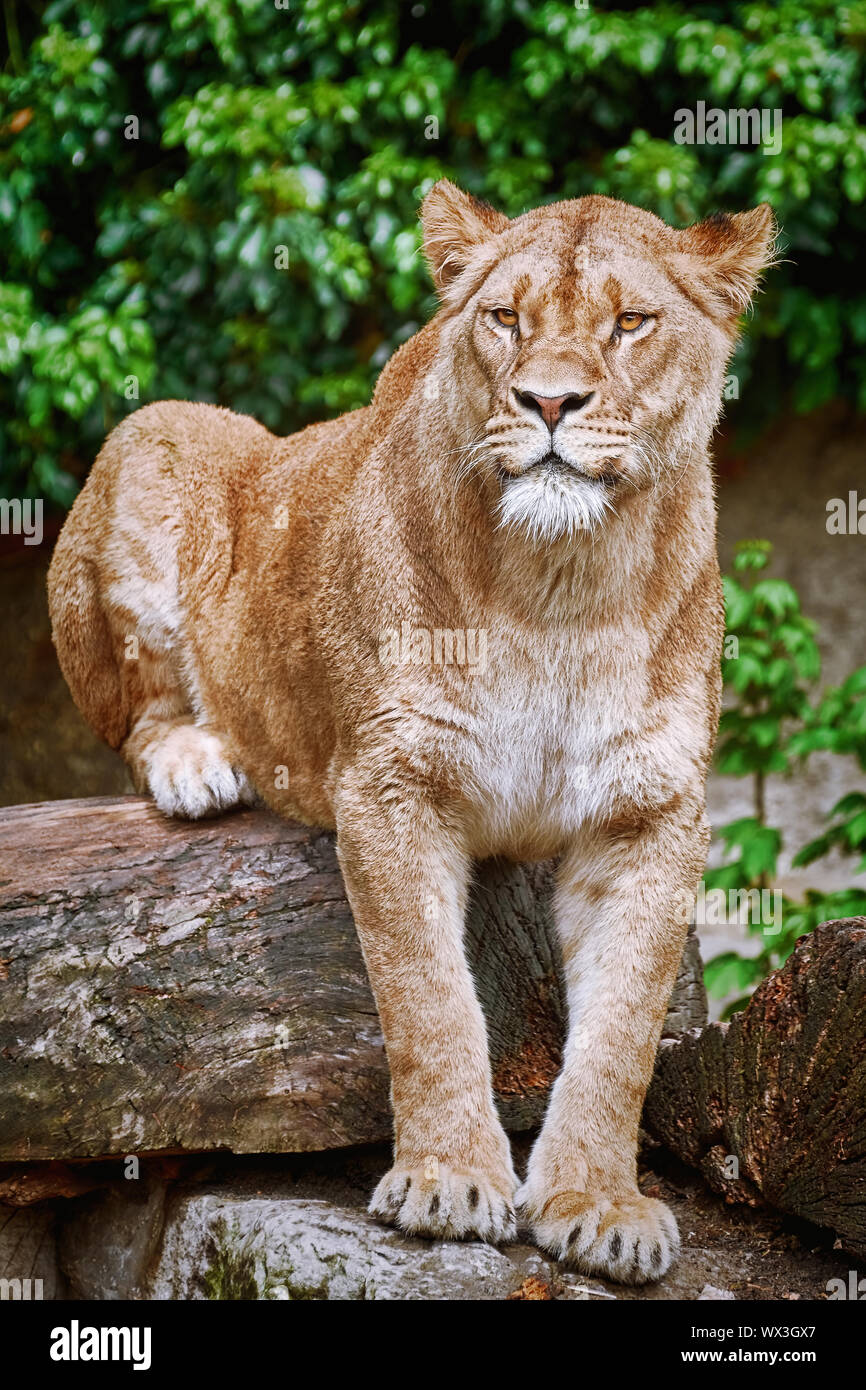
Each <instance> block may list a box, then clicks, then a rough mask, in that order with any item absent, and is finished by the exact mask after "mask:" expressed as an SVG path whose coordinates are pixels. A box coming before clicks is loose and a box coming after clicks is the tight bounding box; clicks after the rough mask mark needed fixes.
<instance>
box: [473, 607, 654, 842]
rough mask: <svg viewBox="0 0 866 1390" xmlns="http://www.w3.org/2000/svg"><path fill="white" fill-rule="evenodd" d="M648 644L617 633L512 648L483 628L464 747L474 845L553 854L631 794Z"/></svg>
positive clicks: (642, 724) (643, 715)
mask: <svg viewBox="0 0 866 1390" xmlns="http://www.w3.org/2000/svg"><path fill="white" fill-rule="evenodd" d="M645 648H646V641H645V638H644V637H643V635H642V634H641V633H639V632H637V633H635V632H629V633H626V632H624V631H621V630H620V631H617V632H615V633H614V632H608V633H607V634H593V635H591V636H590V635H584V636H583V637H581V635H580V634H573V635H570V636H567V637H566V636H560V637H559V638H557V639H556V640H550V639H549V640H546V641H545V640H542V639H540V638H537V637H535V638H531V639H530V640H528V641H526V642H525V643H520V644H517V643H515V641H514V639H513V637H511V636H510V634H509V635H506V634H503V635H502V637H501V639H500V640H497V636H496V634H491V640H490V642H489V647H488V658H487V664H486V668H485V670H484V671H483V672H477V673H476V674H475V675H474V676H472V677H471V678H470V679H471V680H472V681H473V682H476V683H477V684H476V685H475V687H474V688H473V690H472V692H471V702H470V710H471V717H470V719H469V727H468V730H467V736H466V737H465V738H464V740H463V747H462V749H461V750H460V759H461V762H460V769H459V775H460V779H461V783H462V790H463V793H464V795H465V796H466V798H467V800H468V801H469V803H470V805H471V807H472V824H473V826H474V827H475V828H476V832H477V837H478V840H479V841H480V842H481V843H480V845H479V846H478V847H477V849H478V852H489V853H513V854H515V855H516V856H518V857H536V856H539V857H541V856H545V855H547V854H549V853H554V852H555V851H556V850H557V849H558V848H559V847H560V846H561V845H562V844H563V843H564V842H565V841H567V840H568V839H569V838H570V837H571V836H573V835H574V834H575V833H576V832H577V830H578V829H579V828H580V826H581V825H582V824H583V823H585V822H586V821H587V820H588V819H590V818H593V817H595V816H597V815H599V814H604V813H605V812H608V811H612V810H614V809H615V808H616V806H617V804H618V803H620V802H621V801H622V799H623V797H625V796H628V795H629V794H630V792H632V791H633V790H634V783H635V771H636V763H637V762H639V761H642V760H643V753H642V741H645V738H644V734H645V729H646V725H647V716H648V706H649V703H650V696H649V692H648V689H647V680H646V650H645ZM639 780H640V781H641V782H643V783H646V781H647V774H646V771H642V772H641V773H640V776H639Z"/></svg>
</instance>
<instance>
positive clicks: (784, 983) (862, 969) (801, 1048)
mask: <svg viewBox="0 0 866 1390" xmlns="http://www.w3.org/2000/svg"><path fill="white" fill-rule="evenodd" d="M644 1124H645V1125H646V1127H647V1129H648V1130H649V1131H650V1133H652V1134H653V1135H654V1136H655V1137H656V1138H657V1139H660V1140H661V1141H662V1142H663V1143H664V1144H666V1145H667V1146H668V1148H670V1149H672V1150H673V1151H674V1153H676V1154H677V1155H678V1156H679V1157H680V1158H682V1159H684V1160H685V1162H686V1163H689V1164H691V1165H693V1166H694V1167H696V1168H699V1169H700V1170H701V1172H702V1173H703V1174H704V1176H705V1178H706V1179H707V1181H708V1182H709V1184H710V1186H711V1187H713V1188H714V1189H715V1190H716V1191H717V1192H720V1193H722V1194H723V1195H724V1196H725V1197H726V1198H727V1199H728V1200H729V1201H734V1202H743V1201H745V1202H755V1201H758V1200H761V1199H763V1200H764V1201H766V1202H768V1203H770V1204H771V1205H772V1206H774V1207H776V1208H778V1209H779V1210H781V1211H786V1212H792V1213H794V1214H795V1215H796V1216H799V1217H802V1218H804V1219H806V1220H808V1221H812V1222H815V1224H816V1225H819V1226H826V1227H830V1228H831V1229H832V1230H834V1231H836V1232H837V1233H838V1235H839V1236H840V1237H841V1238H842V1241H843V1243H844V1245H845V1247H846V1249H848V1250H850V1251H851V1252H852V1253H854V1254H856V1255H862V1256H866V918H863V917H857V918H852V919H850V920H848V921H841V922H825V923H824V924H823V925H822V926H819V927H818V928H817V930H816V931H814V932H813V933H811V935H809V936H806V937H803V939H802V940H801V941H800V942H799V944H798V946H797V949H796V951H795V952H794V954H793V955H792V956H791V957H790V959H789V960H788V961H787V963H786V964H785V966H784V967H783V969H781V970H778V971H776V972H775V974H773V975H771V976H770V978H769V979H767V980H765V981H764V983H763V984H762V985H761V986H760V987H759V988H758V989H757V990H756V991H755V994H754V995H753V997H752V999H751V1001H750V1003H749V1005H748V1007H747V1008H746V1009H745V1010H744V1011H743V1013H741V1014H737V1015H735V1017H734V1018H733V1019H732V1021H731V1022H730V1023H729V1024H728V1025H723V1024H713V1025H711V1026H710V1027H709V1028H706V1029H704V1030H703V1031H702V1032H699V1033H695V1034H693V1035H689V1036H686V1037H684V1038H682V1039H681V1040H680V1041H679V1042H676V1043H669V1044H667V1045H665V1046H663V1047H662V1049H661V1051H660V1054H659V1059H658V1064H657V1067H656V1074H655V1078H654V1080H653V1084H652V1086H651V1088H650V1093H649V1096H648V1098H647V1105H646V1109H645V1111H644ZM732 1159H735V1160H736V1163H733V1162H732V1161H731V1160H732Z"/></svg>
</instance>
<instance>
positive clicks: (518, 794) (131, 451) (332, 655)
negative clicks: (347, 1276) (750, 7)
mask: <svg viewBox="0 0 866 1390" xmlns="http://www.w3.org/2000/svg"><path fill="white" fill-rule="evenodd" d="M421 217H422V223H423V230H424V246H425V251H426V255H427V257H428V260H429V263H430V266H431V269H432V273H433V278H434V281H435V284H436V287H437V290H438V292H439V296H440V299H441V308H440V309H439V312H438V313H437V314H436V316H435V317H434V318H433V320H432V321H431V322H430V323H429V324H427V326H426V327H425V328H423V329H421V331H420V332H418V333H416V334H415V336H414V337H413V338H411V339H410V340H409V341H408V342H407V343H406V344H405V345H404V346H403V347H402V348H401V349H400V350H399V352H397V353H396V354H395V355H394V357H393V358H392V359H391V361H390V362H389V363H388V365H387V366H386V367H385V369H384V371H383V372H382V375H381V377H380V379H379V382H378V385H377V387H376V391H375V394H374V397H373V401H372V404H371V405H369V406H367V407H365V408H364V409H363V410H357V411H353V412H352V413H351V414H348V415H344V416H343V417H342V418H340V419H338V420H333V421H329V422H327V423H324V424H318V425H313V426H311V427H310V428H309V429H305V430H303V431H302V432H301V433H300V434H296V435H293V436H292V437H291V438H289V439H278V438H275V437H274V436H273V435H272V434H270V433H269V432H268V431H267V430H266V429H264V428H262V426H260V425H258V424H257V423H256V422H255V421H253V420H251V419H249V418H247V417H245V416H239V415H235V414H232V413H231V412H229V411H227V410H223V409H219V408H217V407H215V406H210V405H196V404H188V403H184V402H177V401H163V402H160V403H158V404H155V405H149V406H146V407H144V408H143V409H141V410H138V411H136V412H135V414H133V415H131V416H130V417H129V418H128V419H126V420H125V421H124V422H123V423H122V424H121V425H119V426H118V427H117V428H116V429H115V430H114V431H113V432H112V434H111V435H110V436H109V438H108V440H107V441H106V443H105V446H104V448H103V449H102V451H101V453H100V455H99V458H98V459H97V462H96V465H95V467H94V469H93V471H92V473H91V475H90V478H89V480H88V482H87V484H86V486H85V487H84V489H83V491H82V493H81V495H80V497H79V498H78V500H77V502H76V503H75V506H74V507H73V509H72V513H71V515H70V517H69V520H68V521H67V523H66V526H65V527H64V530H63V533H62V535H61V537H60V540H59V542H58V545H57V549H56V552H55V555H54V559H53V563H52V566H51V572H50V576H49V589H50V601H51V615H52V620H53V626H54V640H55V642H56V645H57V651H58V655H59V657H60V662H61V665H62V667H63V671H64V674H65V676H66V679H67V680H68V682H69V685H70V687H71V689H72V692H73V694H74V696H75V699H76V701H77V703H78V705H79V707H80V709H81V710H82V712H83V713H84V715H85V716H86V718H87V719H88V720H89V722H90V724H91V725H92V727H93V728H94V729H95V730H96V731H97V732H98V733H99V734H100V735H101V736H102V737H103V738H104V739H105V740H106V741H107V742H108V743H110V744H111V745H112V746H113V747H115V748H118V749H120V751H121V752H122V754H123V756H124V757H125V758H126V760H127V762H128V763H129V766H130V768H131V771H132V775H133V778H134V780H135V782H136V784H137V786H138V787H139V788H141V789H142V790H147V791H149V792H150V793H151V795H152V796H153V797H154V798H155V800H156V803H157V805H158V806H159V807H161V809H162V810H163V811H164V812H166V813H167V814H168V815H173V816H187V817H197V816H205V815H209V814H212V813H214V812H218V811H223V810H226V809H227V808H229V807H231V806H233V805H236V804H237V803H240V802H250V801H252V800H254V798H255V796H256V794H258V795H260V796H261V797H262V798H263V799H264V800H265V801H266V802H267V803H268V805H270V806H272V807H274V808H275V809H276V810H278V811H281V812H282V813H283V814H285V815H286V816H292V817H295V818H298V819H300V820H303V821H306V822H308V823H310V824H313V825H317V826H326V827H336V830H337V836H338V852H339V858H340V864H341V867H342V871H343V875H344V878H345V883H346V891H347V893H348V896H349V900H350V902H351V906H352V911H353V913H354V917H355V922H356V924H357V929H358V932H359V935H360V939H361V943H362V945H363V950H364V956H365V959H366V962H367V966H368V969H369V974H370V979H371V981H372V985H373V989H374V991H375V995H376V1000H377V1003H378V1007H379V1014H380V1017H381V1021H382V1028H383V1031H384V1035H385V1040H386V1045H387V1053H388V1061H389V1064H390V1070H391V1078H392V1096H393V1106H394V1121H395V1153H394V1164H393V1167H392V1168H391V1170H390V1171H389V1172H388V1173H387V1174H386V1175H385V1177H383V1178H382V1180H381V1182H380V1183H379V1185H378V1187H377V1188H376V1191H375V1193H374V1194H373V1198H372V1201H371V1206H370V1210H371V1211H372V1212H373V1213H374V1214H375V1215H376V1216H377V1217H379V1218H381V1219H382V1220H383V1221H386V1222H391V1223H394V1224H396V1225H398V1226H400V1227H401V1228H402V1229H403V1230H405V1231H409V1232H415V1233H423V1234H427V1235H431V1236H453V1237H462V1236H472V1237H480V1238H481V1239H483V1240H488V1241H503V1240H507V1239H508V1238H509V1237H511V1236H513V1234H514V1232H515V1206H514V1203H515V1200H516V1203H517V1204H518V1205H519V1206H520V1208H522V1211H523V1213H524V1214H525V1217H526V1219H527V1221H528V1222H529V1223H530V1224H531V1227H532V1231H533V1233H534V1237H535V1240H536V1241H537V1242H538V1244H539V1245H540V1246H541V1247H543V1248H544V1249H545V1250H547V1251H550V1252H551V1253H552V1254H553V1255H554V1256H556V1257H557V1258H559V1259H562V1260H566V1261H568V1262H570V1263H571V1264H573V1265H575V1266H577V1267H578V1268H580V1269H582V1270H584V1271H586V1272H588V1273H595V1274H603V1275H607V1276H609V1277H611V1278H613V1279H617V1280H622V1281H626V1282H634V1283H639V1282H642V1281H645V1280H650V1279H656V1278H658V1277H659V1276H660V1275H662V1274H664V1272H665V1271H666V1270H667V1269H668V1267H669V1265H670V1263H671V1260H672V1259H673V1258H674V1256H675V1254H676V1250H677V1245H678V1235H677V1229H676V1223H675V1221H674V1219H673V1216H672V1215H671V1213H670V1211H669V1210H668V1209H667V1207H666V1206H665V1205H664V1204H663V1203H662V1202H659V1201H655V1200H653V1199H651V1198H649V1197H644V1196H642V1195H641V1193H640V1192H639V1190H638V1187H637V1180H636V1149H637V1135H638V1121H639V1118H640V1114H641V1106H642V1102H643V1099H644V1093H645V1090H646V1087H647V1084H648V1081H649V1078H650V1074H651V1070H652V1066H653V1059H654V1056H655V1051H656V1045H657V1042H658V1038H659V1034H660V1030H661V1025H662V1022H663V1019H664V1015H665V1009H666V1005H667V1001H668V997H669V995H670V992H671V987H672V984H673V980H674V977H675V973H676V969H677V963H678V961H679V959H680V955H681V951H682V947H683V942H684V938H685V932H686V927H685V916H686V914H685V913H684V912H683V911H682V910H681V904H682V902H683V897H684V894H686V895H687V894H690V893H693V892H694V890H695V888H696V885H697V883H698V880H699V877H700V874H701V871H702V867H703V864H704V857H705V852H706V848H707V839H708V830H707V823H706V817H705V808H704V782H705V776H706V770H707V763H708V760H709V758H710V751H711V747H712V744H713V738H714V734H715V730H716V723H717V717H718V709H719V695H720V691H719V684H720V676H719V655H720V646H721V639H722V630H723V609H722V596H721V589H720V582H719V571H718V565H717V560H716V550H715V508H714V501H713V483H712V479H711V473H710V463H709V458H708V445H709V441H710V435H711V432H712V429H713V426H714V423H715V421H716V418H717V414H718V409H719V400H720V395H721V390H722V384H723V374H724V371H725V364H726V362H727V360H728V357H729V355H730V353H731V350H732V347H733V345H734V341H735V339H736V336H737V321H738V315H739V314H740V313H741V311H742V310H743V309H744V308H745V307H746V305H747V304H748V301H749V297H750V295H751V293H752V291H753V290H754V288H755V284H756V280H757V277H758V275H759V273H760V271H761V270H762V268H763V267H764V266H765V265H767V264H768V263H769V258H770V255H771V244H772V240H773V218H772V214H771V212H770V209H769V208H768V207H766V206H761V207H758V208H755V209H754V210H752V211H750V212H743V213H739V214H738V215H734V216H727V215H718V216H714V217H712V218H710V219H709V220H708V221H706V222H702V223H700V224H699V225H696V226H693V227H689V228H687V229H686V230H680V231H677V230H673V229H671V228H670V227H667V226H666V225H665V224H664V223H663V222H661V221H660V220H659V219H658V218H657V217H655V216H653V215H652V214H651V213H649V212H645V211H642V210H641V209H639V208H635V207H630V206H628V205H627V204H624V203H620V202H616V201H614V200H613V199H610V198H604V197H586V198H579V199H577V200H575V201H572V202H563V203H557V204H554V205H552V206H549V207H543V208H539V209H537V210H535V211H532V212H527V213H525V214H524V215H523V216H521V217H517V218H515V219H513V220H509V219H508V218H507V217H505V216H503V215H502V214H501V213H499V212H497V211H495V210H494V209H493V208H491V207H488V206H487V205H486V204H484V203H481V202H478V201H477V200H476V199H474V198H472V197H470V196H468V195H467V194H465V193H462V192H461V191H459V190H458V189H457V188H455V187H454V185H453V184H451V183H449V182H447V181H446V180H442V181H440V182H439V183H437V184H436V185H435V187H434V188H433V189H432V190H431V192H430V193H429V194H428V195H427V197H426V198H425V200H424V203H423V207H422V212H421ZM395 633H396V634H399V635H400V641H399V642H398V643H396V644H395V643H394V640H393V637H394V634H395ZM437 634H438V639H439V640H438V645H437V641H436V638H437ZM443 634H450V635H451V638H452V640H451V641H450V642H449V643H448V646H447V650H446V645H445V642H444V641H443V640H442V639H443ZM454 634H462V635H463V636H462V638H461V642H458V641H457V640H456V638H454ZM466 634H475V635H476V638H479V637H480V636H481V635H483V637H484V644H483V645H484V655H485V659H484V660H474V661H472V662H471V663H470V662H468V661H462V660H460V659H457V657H459V656H460V654H461V652H462V651H464V650H465V640H463V639H464V638H465V635H466ZM133 639H134V640H133ZM461 643H462V645H461ZM475 645H476V647H477V648H478V650H479V651H480V649H481V647H480V643H479V642H478V641H476V644H475ZM455 653H456V654H457V657H455ZM488 855H508V856H511V857H513V858H514V859H518V860H536V859H544V858H548V857H553V856H556V857H558V859H559V869H558V890H557V896H556V904H555V910H556V919H557V926H558V931H559V935H560V938H561V944H562V956H563V961H564V969H565V975H566V981H567V988H568V998H569V1012H570V1019H571V1023H570V1032H569V1036H568V1042H567V1046H566V1049H565V1059H564V1064H563V1068H562V1073H561V1075H560V1076H559V1079H558V1080H557V1082H556V1085H555V1086H554V1089H553V1094H552V1096H551V1100H550V1106H549V1110H548V1114H547V1119H546V1121H545V1124H544V1127H543V1129H542V1131H541V1134H540V1137H539V1138H538V1140H537V1142H536V1144H535V1147H534V1149H533V1152H532V1157H531V1161H530V1164H529V1171H528V1173H527V1176H526V1179H525V1181H524V1182H523V1184H522V1186H520V1188H519V1190H517V1191H516V1192H515V1189H516V1188H517V1181H516V1178H515V1174H514V1170H513V1167H512V1162H511V1156H510V1152H509V1145H508V1141H507V1139H506V1136H505V1134H504V1133H503V1130H502V1127H501V1125H500V1123H499V1120H498V1118H497V1115H496V1111H495V1109H494V1103H493V1098H492V1094H491V1078H490V1066H489V1061H488V1053H487V1044H486V1038H485V1029H484V1023H483V1019H482V1015H481V1011H480V1009H479V1006H478V1002H477V1000H476V995H475V990H474V988H473V983H472V979H471V977H470V973H469V970H468V968H467V964H466V960H465V957H464V951H463V945H462V933H463V914H464V905H465V902H466V893H467V880H468V878H469V875H470V872H471V864H472V861H473V859H475V858H482V857H486V856H488ZM674 904H677V905H678V906H677V907H675V906H674Z"/></svg>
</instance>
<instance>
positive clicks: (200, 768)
mask: <svg viewBox="0 0 866 1390" xmlns="http://www.w3.org/2000/svg"><path fill="white" fill-rule="evenodd" d="M146 770H147V782H148V786H149V788H150V793H151V795H152V797H153V799H154V801H155V802H156V804H157V806H158V807H159V809H160V810H161V811H162V812H163V813H164V814H165V815H167V816H178V817H182V818H184V819H186V820H199V819H200V818H201V817H202V816H213V815H219V814H220V813H221V812H222V811H229V810H231V808H232V807H233V806H251V805H253V804H254V802H255V799H256V796H255V792H254V790H253V788H252V787H251V786H250V783H249V782H248V781H247V778H246V776H245V774H244V773H243V772H241V770H240V769H239V768H236V767H233V766H232V764H231V762H230V761H229V759H228V758H227V756H226V751H225V748H224V746H223V742H222V739H221V738H220V737H219V735H217V734H212V733H210V732H209V731H208V730H206V729H200V728H198V727H196V725H194V724H190V725H182V726H181V727H179V728H175V729H172V730H171V732H170V733H169V734H167V735H166V736H165V738H162V739H160V740H159V742H157V743H156V744H154V745H153V746H152V747H151V748H150V749H149V750H148V754H147V757H146Z"/></svg>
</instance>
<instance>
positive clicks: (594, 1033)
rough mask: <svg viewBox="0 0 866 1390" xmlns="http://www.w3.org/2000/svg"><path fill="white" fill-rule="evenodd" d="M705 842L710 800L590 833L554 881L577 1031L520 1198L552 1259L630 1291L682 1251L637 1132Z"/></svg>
mask: <svg viewBox="0 0 866 1390" xmlns="http://www.w3.org/2000/svg"><path fill="white" fill-rule="evenodd" d="M707 840H708V831H707V829H706V820H705V815H704V806H703V798H702V797H700V798H699V797H697V796H695V797H694V798H688V799H687V798H677V799H676V801H675V802H672V803H671V804H670V805H669V806H667V807H665V808H663V809H661V810H660V811H658V812H656V813H654V814H652V813H647V814H646V815H644V816H638V817H635V818H634V819H633V820H625V819H623V820H622V821H620V822H619V823H618V824H612V825H611V826H610V827H609V828H608V829H606V830H603V831H595V832H593V833H592V834H589V833H587V834H586V835H585V836H584V837H582V839H581V841H580V843H577V844H574V845H573V846H572V847H571V849H570V851H569V853H568V854H567V855H566V856H565V858H564V860H563V863H562V865H561V868H560V873H559V881H558V888H557V900H556V920H557V926H558V931H559V935H560V940H561V944H562V953H563V963H564V969H565V979H566V987H567V993H568V1009H569V1025H570V1026H569V1034H568V1040H567V1043H566V1048H565V1057H564V1061H563V1068H562V1072H561V1074H560V1076H559V1077H558V1079H557V1081H556V1084H555V1085H554V1088H553V1093H552V1095H551V1100H550V1105H549V1108H548V1113H547V1117H546V1119H545V1122H544V1127H543V1129H542V1131H541V1134H540V1135H539V1137H538V1140H537V1142H536V1144H535V1146H534V1148H533V1151H532V1157H531V1159H530V1164H529V1171H528V1174H527V1178H526V1181H525V1183H524V1184H523V1186H522V1188H521V1189H520V1191H519V1193H518V1202H519V1203H520V1204H521V1206H522V1207H523V1210H524V1212H525V1214H526V1216H527V1218H528V1219H529V1220H530V1222H531V1224H532V1229H533V1233H534V1235H535V1238H536V1240H537V1242H538V1244H539V1245H541V1246H542V1247H543V1248H544V1249H546V1250H549V1251H550V1252H551V1254H553V1255H555V1256H556V1257H557V1258H558V1259H562V1260H565V1261H567V1262H568V1263H570V1264H573V1265H575V1266H576V1267H577V1268H579V1269H581V1270H583V1271H584V1272H586V1273H591V1274H601V1275H605V1276H607V1277H609V1278H611V1279H616V1280H619V1281H620V1282H623V1283H634V1284H639V1283H645V1282H646V1281H648V1280H652V1279H658V1278H660V1277H661V1275H663V1274H664V1273H665V1272H666V1270H667V1269H668V1268H669V1266H670V1264H671V1262H672V1261H673V1260H674V1258H675V1257H676V1254H677V1251H678V1248H679V1235H678V1232H677V1226H676V1222H675V1220H674V1218H673V1216H672V1215H671V1213H670V1211H669V1209H668V1208H667V1207H666V1206H665V1205H664V1203H662V1202H659V1201H655V1200H653V1199H651V1198H649V1197H644V1196H642V1194H641V1193H640V1191H639V1190H638V1186H637V1143H638V1125H639V1122H640V1116H641V1110H642V1108H643V1102H644V1097H645V1094H646V1089H647V1086H648V1084H649V1081H650V1077H651V1075H652V1070H653V1063H654V1061H655V1055H656V1048H657V1046H658V1040H659V1036H660V1034H661V1029H662V1024H663V1023H664V1018H665V1013H666V1010H667V1005H668V1001H669V999H670V994H671V990H672V988H673V985H674V981H675V979H676V973H677V967H678V964H679V961H680V957H681V955H682V950H683V945H684V942H685V937H686V930H687V926H686V917H687V913H686V912H685V911H684V904H685V902H686V900H687V898H688V897H689V896H690V895H692V894H693V893H694V891H695V888H696V886H697V882H698V879H699V877H700V874H701V871H702V869H703V865H704V860H705V856H706V847H707Z"/></svg>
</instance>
